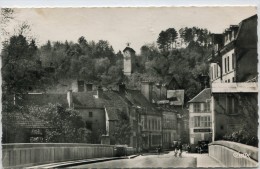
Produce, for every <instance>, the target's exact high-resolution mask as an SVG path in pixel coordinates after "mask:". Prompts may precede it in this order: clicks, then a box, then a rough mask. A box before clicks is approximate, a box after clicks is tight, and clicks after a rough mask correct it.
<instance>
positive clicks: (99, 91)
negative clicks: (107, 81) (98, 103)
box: [97, 86, 103, 98]
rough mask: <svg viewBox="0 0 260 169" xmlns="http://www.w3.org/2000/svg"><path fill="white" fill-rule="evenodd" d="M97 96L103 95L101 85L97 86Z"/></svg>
mask: <svg viewBox="0 0 260 169" xmlns="http://www.w3.org/2000/svg"><path fill="white" fill-rule="evenodd" d="M97 97H98V98H102V97H103V89H102V86H98V88H97Z"/></svg>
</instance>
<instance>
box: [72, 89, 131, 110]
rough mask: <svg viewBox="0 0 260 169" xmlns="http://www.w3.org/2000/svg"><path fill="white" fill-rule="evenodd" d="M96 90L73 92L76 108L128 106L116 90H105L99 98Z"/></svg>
mask: <svg viewBox="0 0 260 169" xmlns="http://www.w3.org/2000/svg"><path fill="white" fill-rule="evenodd" d="M95 95H97V92H96V91H89V92H77V93H74V92H73V93H72V100H73V103H74V106H75V108H104V107H105V106H106V107H111V106H112V107H116V108H120V109H122V108H123V107H125V106H127V103H126V102H125V101H124V99H123V98H121V97H120V95H119V93H117V92H115V91H103V94H102V95H101V96H100V97H99V98H98V97H95Z"/></svg>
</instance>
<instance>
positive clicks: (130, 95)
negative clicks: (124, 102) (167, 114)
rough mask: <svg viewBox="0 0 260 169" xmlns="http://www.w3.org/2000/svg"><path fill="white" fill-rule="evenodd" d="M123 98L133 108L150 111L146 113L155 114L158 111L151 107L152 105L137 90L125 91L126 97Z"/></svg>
mask: <svg viewBox="0 0 260 169" xmlns="http://www.w3.org/2000/svg"><path fill="white" fill-rule="evenodd" d="M125 97H126V98H127V99H128V100H129V101H130V102H131V103H132V104H133V105H135V106H139V107H141V108H144V109H146V110H150V111H147V113H148V114H149V113H151V114H154V113H157V112H158V110H157V109H156V107H155V105H153V104H152V103H150V102H149V101H148V100H147V99H146V98H145V96H144V95H143V94H142V93H141V91H139V90H130V89H126V95H125Z"/></svg>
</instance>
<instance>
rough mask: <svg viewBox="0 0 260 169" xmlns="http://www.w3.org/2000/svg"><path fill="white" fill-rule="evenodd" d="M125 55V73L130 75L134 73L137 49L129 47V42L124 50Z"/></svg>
mask: <svg viewBox="0 0 260 169" xmlns="http://www.w3.org/2000/svg"><path fill="white" fill-rule="evenodd" d="M123 55H124V75H126V76H130V75H131V74H132V73H133V69H134V63H135V51H134V49H132V48H130V47H129V43H127V47H126V48H125V49H124V50H123Z"/></svg>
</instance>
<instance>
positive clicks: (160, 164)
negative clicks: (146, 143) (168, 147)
mask: <svg viewBox="0 0 260 169" xmlns="http://www.w3.org/2000/svg"><path fill="white" fill-rule="evenodd" d="M156 167H157V168H180V167H182V168H183V167H193V168H194V167H197V160H196V158H194V157H186V156H183V157H174V153H173V152H170V153H168V154H162V155H144V156H138V157H136V158H133V159H123V160H113V161H106V162H100V163H93V164H85V165H79V166H73V167H71V168H156Z"/></svg>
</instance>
